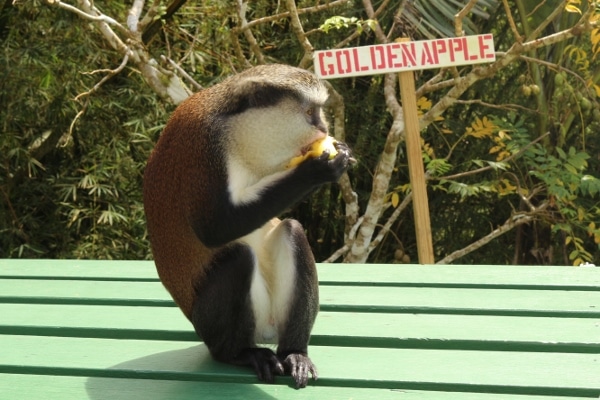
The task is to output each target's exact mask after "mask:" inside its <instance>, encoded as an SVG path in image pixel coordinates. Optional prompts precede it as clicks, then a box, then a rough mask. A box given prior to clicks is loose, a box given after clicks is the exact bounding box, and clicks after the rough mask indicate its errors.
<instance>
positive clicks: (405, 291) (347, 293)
mask: <svg viewBox="0 0 600 400" xmlns="http://www.w3.org/2000/svg"><path fill="white" fill-rule="evenodd" d="M320 294H321V295H320V301H321V309H322V310H323V311H346V312H349V311H354V312H399V313H435V314H439V313H452V314H493V315H519V316H527V315H536V316H562V317H585V318H598V317H600V307H599V306H598V305H599V304H600V292H595V291H566V290H551V291H550V290H517V289H463V288H416V287H370V286H355V287H347V286H322V287H321V288H320ZM2 302H4V303H42V304H43V303H54V304H56V303H62V304H97V305H137V306H163V307H172V306H174V304H173V302H172V300H171V298H170V297H169V294H168V293H167V291H166V290H165V289H164V288H163V286H162V284H161V283H160V282H113V281H105V282H96V281H71V280H33V279H0V303H2Z"/></svg>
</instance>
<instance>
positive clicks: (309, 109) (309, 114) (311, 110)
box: [306, 107, 315, 117]
mask: <svg viewBox="0 0 600 400" xmlns="http://www.w3.org/2000/svg"><path fill="white" fill-rule="evenodd" d="M314 114H315V108H314V107H310V108H308V109H307V110H306V115H308V116H309V117H312V116H313V115H314Z"/></svg>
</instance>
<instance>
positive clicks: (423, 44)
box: [314, 34, 496, 264]
mask: <svg viewBox="0 0 600 400" xmlns="http://www.w3.org/2000/svg"><path fill="white" fill-rule="evenodd" d="M495 59H496V56H495V51H494V38H493V36H492V35H491V34H486V35H476V36H462V37H456V38H446V39H434V40H423V41H417V42H412V41H409V40H408V39H400V40H399V41H397V42H394V43H387V44H382V45H373V46H363V47H353V48H347V49H336V50H321V51H316V52H315V54H314V61H315V73H316V74H317V75H318V76H319V77H320V78H322V79H333V78H345V77H350V76H360V75H372V74H382V73H390V72H398V76H399V79H400V95H401V98H402V110H403V114H404V134H405V139H406V149H407V155H408V169H409V176H410V184H411V188H412V194H413V199H412V203H413V210H414V213H415V230H416V234H417V250H418V255H419V263H420V264H433V263H434V262H435V260H434V255H433V244H432V239H431V224H430V219H429V202H428V200H427V186H426V181H425V170H424V167H423V157H422V151H421V135H420V130H419V117H418V114H417V98H416V91H415V81H414V76H413V72H412V71H414V70H419V69H427V68H441V67H450V66H459V65H467V64H477V63H483V62H492V61H494V60H495Z"/></svg>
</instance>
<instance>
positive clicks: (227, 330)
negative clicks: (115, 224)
mask: <svg viewBox="0 0 600 400" xmlns="http://www.w3.org/2000/svg"><path fill="white" fill-rule="evenodd" d="M327 98H328V92H327V89H326V88H325V86H324V84H323V83H322V82H321V81H320V80H319V79H318V78H317V77H316V76H315V75H314V74H312V73H310V72H308V71H306V70H303V69H299V68H296V67H292V66H287V65H283V64H269V65H261V66H256V67H252V68H250V69H247V70H245V71H242V72H240V73H239V74H237V75H233V76H231V77H229V78H227V79H225V80H223V81H222V82H221V83H218V84H216V85H214V86H211V87H209V88H206V89H204V90H201V91H199V92H197V93H195V94H194V95H192V96H190V97H189V98H187V99H186V100H184V101H183V102H182V103H180V104H179V105H178V106H177V108H176V109H175V111H174V112H173V113H172V115H171V116H170V118H169V120H168V122H167V124H166V126H165V128H164V129H163V131H162V133H161V135H160V137H159V139H158V141H157V143H156V145H155V147H154V149H153V151H152V153H151V155H150V157H149V159H148V162H147V165H146V168H145V171H144V185H143V198H144V210H145V214H146V220H147V230H148V235H149V240H150V246H151V250H152V254H153V258H154V262H155V265H156V268H157V271H158V275H159V277H160V280H161V281H162V283H163V285H164V286H165V287H166V289H167V290H168V292H169V293H170V294H171V296H172V298H173V300H174V301H175V303H176V304H177V305H178V306H179V308H180V309H181V311H182V312H183V314H184V315H185V316H186V317H187V318H188V319H189V320H190V322H191V323H192V325H193V327H194V330H195V331H196V333H197V334H198V336H199V337H200V339H201V340H202V341H203V342H204V343H205V345H206V346H207V348H208V350H209V352H210V354H211V356H212V357H213V358H214V359H215V360H217V361H220V362H225V363H230V364H234V365H243V366H247V367H250V368H252V369H253V370H254V372H255V373H256V376H257V378H258V379H259V380H260V381H264V382H268V383H272V382H273V381H274V379H275V376H276V375H285V374H287V375H291V376H292V378H293V380H294V381H295V384H296V387H297V388H302V387H305V386H306V385H307V383H308V380H309V379H310V377H309V375H311V376H312V378H313V379H317V378H318V374H317V370H316V367H315V365H314V364H313V362H312V361H311V359H310V358H309V356H308V342H309V339H310V334H311V331H312V327H313V324H314V322H315V318H316V315H317V312H318V308H319V291H318V281H317V271H316V266H315V259H314V256H313V253H312V251H311V248H310V245H309V243H308V239H307V237H306V235H305V233H304V230H303V228H302V225H301V224H300V223H299V222H298V221H296V220H293V219H283V220H281V219H279V218H278V217H279V216H280V214H282V213H283V212H284V211H286V210H288V209H289V208H291V207H292V206H293V205H294V204H296V203H297V202H298V201H300V200H302V199H303V198H305V197H306V196H308V195H309V194H310V193H312V192H313V191H314V190H316V189H317V188H318V187H319V186H321V185H323V184H326V183H333V182H336V181H338V180H339V178H340V177H341V175H342V174H343V173H344V172H345V171H346V170H347V169H348V167H349V164H350V163H352V162H353V160H354V159H353V158H352V157H351V151H350V149H349V147H348V146H347V145H346V144H345V143H343V142H338V143H337V144H336V145H335V146H336V150H337V151H338V152H337V155H335V156H334V157H333V158H331V159H330V157H329V153H328V152H327V151H326V152H324V153H323V154H322V155H321V156H317V157H314V158H311V159H308V160H306V161H304V162H302V163H300V164H299V165H297V166H296V167H294V168H291V169H286V168H285V166H286V164H287V163H288V162H289V161H290V159H291V158H293V157H297V156H299V155H301V154H303V153H305V152H306V151H308V149H309V148H310V145H311V144H312V143H314V142H316V141H317V140H320V139H323V138H324V137H326V136H327V134H328V123H327V120H326V117H325V112H324V105H325V102H326V100H327ZM332 155H333V152H332ZM260 344H267V347H264V346H263V347H261V346H259V345H260ZM269 344H271V345H272V346H271V347H274V346H273V345H276V351H274V350H272V349H271V348H269V347H268V345H269Z"/></svg>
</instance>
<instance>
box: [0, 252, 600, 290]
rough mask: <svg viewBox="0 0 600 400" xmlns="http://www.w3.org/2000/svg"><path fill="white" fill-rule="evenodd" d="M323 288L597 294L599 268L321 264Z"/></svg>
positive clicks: (55, 271)
mask: <svg viewBox="0 0 600 400" xmlns="http://www.w3.org/2000/svg"><path fill="white" fill-rule="evenodd" d="M318 267H319V277H320V281H321V284H324V285H336V284H347V283H352V284H357V285H393V286H431V287H505V288H513V289H517V288H520V289H528V288H548V289H560V288H562V289H578V290H600V268H590V267H550V266H543V267H541V266H540V267H536V266H491V265H401V264H319V265H318ZM0 277H24V278H27V277H40V278H46V279H57V278H58V279H60V278H72V279H92V280H142V281H146V280H158V278H157V275H156V271H155V268H154V263H153V262H152V261H98V260H13V259H0Z"/></svg>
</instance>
